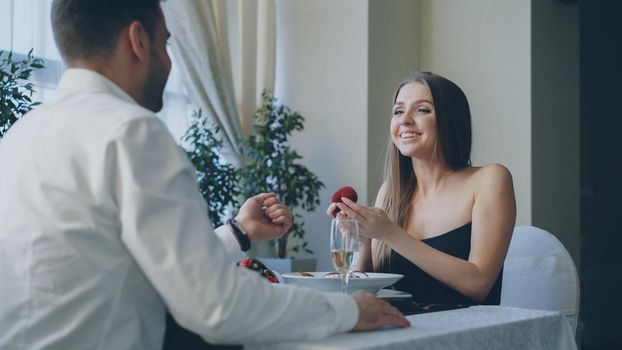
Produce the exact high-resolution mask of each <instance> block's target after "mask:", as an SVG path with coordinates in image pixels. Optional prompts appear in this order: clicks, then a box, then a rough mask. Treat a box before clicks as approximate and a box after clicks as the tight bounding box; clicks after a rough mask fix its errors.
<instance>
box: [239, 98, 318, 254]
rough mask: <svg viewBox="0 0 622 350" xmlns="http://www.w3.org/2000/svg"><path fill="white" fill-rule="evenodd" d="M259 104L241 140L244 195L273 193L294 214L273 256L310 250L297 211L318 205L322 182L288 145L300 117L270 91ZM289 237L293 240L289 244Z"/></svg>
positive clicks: (297, 128) (298, 128) (241, 174)
mask: <svg viewBox="0 0 622 350" xmlns="http://www.w3.org/2000/svg"><path fill="white" fill-rule="evenodd" d="M261 97H262V104H261V106H260V107H259V108H258V109H257V111H256V112H255V115H254V116H253V119H254V124H253V129H252V131H251V134H250V135H249V137H248V138H247V139H246V140H243V141H242V153H243V154H244V156H245V158H246V163H245V164H244V166H243V167H242V169H241V171H240V186H241V192H242V195H243V196H244V197H248V196H251V195H254V194H256V193H259V192H275V193H277V194H278V196H279V198H280V199H281V201H282V202H283V204H285V205H286V206H287V207H289V208H290V210H292V212H293V213H294V223H293V225H292V227H291V229H290V230H289V232H288V233H286V234H285V235H283V236H282V237H281V238H279V239H277V240H276V245H277V256H278V257H279V258H285V257H287V256H288V255H289V254H288V253H289V252H290V251H292V252H295V253H298V252H301V251H304V252H306V253H313V252H312V251H311V250H310V249H309V248H308V247H307V244H308V242H307V241H305V240H304V236H305V230H304V221H303V218H302V215H301V214H300V210H301V209H302V210H304V211H313V210H315V208H317V206H318V205H319V204H320V199H319V191H320V189H321V188H322V187H324V184H323V183H322V182H321V181H320V180H319V179H318V178H317V176H315V174H313V173H312V172H311V171H310V170H309V169H307V167H305V166H304V165H302V164H300V163H299V162H298V161H299V160H300V159H302V157H301V156H300V155H299V154H298V153H297V152H296V151H295V150H293V149H291V147H290V146H289V144H288V141H289V137H290V135H291V134H292V133H293V132H294V131H302V130H303V128H304V127H303V122H304V118H303V117H302V116H301V115H300V114H299V113H298V112H294V111H291V110H290V109H289V108H288V107H287V106H283V105H280V104H278V103H277V99H276V98H274V96H273V95H272V93H271V92H270V91H264V92H263V93H262V96H261ZM290 237H294V238H297V241H295V242H292V244H289V243H290V240H289V239H290Z"/></svg>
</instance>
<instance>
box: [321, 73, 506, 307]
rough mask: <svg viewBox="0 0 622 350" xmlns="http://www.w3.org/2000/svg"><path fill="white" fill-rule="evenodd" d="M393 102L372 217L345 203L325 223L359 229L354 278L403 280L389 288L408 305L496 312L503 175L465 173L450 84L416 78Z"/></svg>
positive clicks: (462, 115)
mask: <svg viewBox="0 0 622 350" xmlns="http://www.w3.org/2000/svg"><path fill="white" fill-rule="evenodd" d="M394 96H395V97H394V101H393V103H394V106H393V109H392V117H391V122H390V136H391V138H390V139H391V144H390V145H389V152H388V154H387V160H386V173H385V182H384V184H383V186H382V188H381V189H380V191H379V193H378V197H377V198H376V207H375V208H368V207H365V206H361V205H358V204H356V203H354V202H352V201H350V200H348V199H344V202H343V203H333V204H331V205H330V206H329V208H328V210H327V213H329V214H330V213H332V212H333V210H334V209H335V208H339V209H341V210H342V211H343V212H344V215H347V216H348V217H351V218H356V219H358V220H359V228H360V235H361V236H363V237H365V238H366V239H365V240H364V242H363V243H362V245H361V248H360V255H359V266H358V267H357V268H356V269H357V270H361V271H380V272H390V273H397V274H402V275H404V278H403V279H402V280H400V281H398V282H397V283H396V284H395V288H396V289H398V290H402V291H405V292H408V293H411V294H412V295H413V297H414V299H415V301H417V302H422V303H435V304H499V301H500V294H501V278H502V267H503V261H504V259H505V255H506V253H507V250H508V246H509V243H510V238H511V235H512V229H513V227H514V221H515V216H516V204H515V200H514V191H513V185H512V177H511V175H510V173H509V172H508V170H507V169H506V168H505V167H503V166H501V165H498V164H492V165H486V166H482V167H472V166H471V159H470V153H471V113H470V110H469V104H468V101H467V99H466V96H465V95H464V93H463V92H462V90H461V89H460V88H459V87H458V86H457V85H456V84H454V83H453V82H451V81H449V80H448V79H446V78H443V77H441V76H439V75H436V74H433V73H429V72H417V73H415V74H414V75H412V76H411V77H409V78H408V79H406V80H405V81H404V82H402V83H401V84H400V85H399V87H398V89H397V91H396V93H395V95H394Z"/></svg>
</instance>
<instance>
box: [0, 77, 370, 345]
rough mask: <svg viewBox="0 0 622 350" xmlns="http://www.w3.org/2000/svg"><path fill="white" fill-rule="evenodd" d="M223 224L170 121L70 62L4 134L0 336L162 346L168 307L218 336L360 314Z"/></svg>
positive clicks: (338, 322)
mask: <svg viewBox="0 0 622 350" xmlns="http://www.w3.org/2000/svg"><path fill="white" fill-rule="evenodd" d="M215 231H216V232H215V233H214V230H213V229H212V227H211V226H210V223H209V221H208V217H207V209H206V205H205V202H204V200H203V198H202V197H201V195H200V193H199V192H198V189H197V185H196V182H195V170H194V168H193V166H192V164H191V163H190V162H189V160H188V159H187V158H186V155H185V154H184V152H183V151H182V150H181V149H180V148H179V147H178V146H177V145H176V143H175V142H174V140H173V139H172V137H171V136H170V134H169V132H168V131H167V129H166V128H165V126H164V125H163V124H162V122H161V121H160V120H158V119H157V118H156V117H155V115H154V114H153V113H152V112H150V111H149V110H147V109H144V108H142V107H140V106H139V105H138V104H137V103H136V102H135V101H134V100H133V99H132V98H131V97H130V96H129V95H128V94H127V93H125V92H124V91H123V90H122V89H120V88H119V87H118V86H116V85H115V84H114V83H112V82H111V81H110V80H108V79H106V78H105V77H103V76H101V75H99V74H97V73H95V72H93V71H89V70H84V69H69V70H67V71H66V73H65V74H64V76H63V78H62V79H61V82H60V83H59V87H58V91H57V93H56V98H55V100H54V101H53V102H50V103H46V104H44V105H42V106H39V107H37V108H36V109H35V110H33V111H32V112H31V113H29V114H28V115H26V116H25V117H23V118H22V119H21V120H20V121H18V122H17V123H16V124H15V125H14V126H13V127H12V129H11V130H10V131H9V132H8V133H7V134H6V136H5V137H4V138H3V139H1V140H0V349H3V350H8V349H29V350H30V349H44V348H45V349H115V350H120V349H160V348H161V347H162V340H163V334H164V327H165V312H166V309H167V308H168V310H170V312H171V314H172V315H173V316H174V317H175V319H176V320H177V321H178V323H179V324H180V325H182V326H184V327H186V328H188V329H189V330H191V331H193V332H196V333H198V334H200V335H201V336H203V337H204V338H205V339H206V340H208V341H210V342H215V343H249V342H266V341H275V340H288V339H295V338H299V339H304V338H307V339H308V338H319V337H324V336H327V335H329V334H332V333H336V332H344V331H347V330H350V329H351V328H352V327H353V326H354V324H355V323H356V320H357V318H358V311H357V308H356V304H355V303H354V301H353V300H352V299H351V298H350V297H348V296H345V295H340V294H322V293H317V292H314V291H311V290H305V289H298V288H296V289H295V288H294V287H291V286H273V285H271V284H270V283H268V282H267V281H265V280H264V279H263V278H261V277H260V276H259V275H258V274H257V273H255V272H251V271H249V270H246V269H242V268H238V267H236V266H235V264H234V260H235V257H236V256H239V252H240V247H239V245H238V243H237V241H236V240H235V237H234V236H233V235H232V234H231V232H230V231H229V228H228V227H220V228H219V229H217V230H215ZM219 238H220V239H219Z"/></svg>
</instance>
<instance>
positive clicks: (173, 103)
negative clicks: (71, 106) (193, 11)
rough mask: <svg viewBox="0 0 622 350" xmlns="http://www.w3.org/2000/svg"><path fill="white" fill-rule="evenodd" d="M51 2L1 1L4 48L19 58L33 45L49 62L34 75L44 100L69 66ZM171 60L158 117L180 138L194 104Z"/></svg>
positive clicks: (0, 41) (0, 29)
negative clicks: (54, 28) (55, 30)
mask: <svg viewBox="0 0 622 350" xmlns="http://www.w3.org/2000/svg"><path fill="white" fill-rule="evenodd" d="M51 4H52V0H0V50H3V51H13V53H14V55H16V57H18V58H19V57H20V56H25V55H26V54H27V53H28V51H29V50H30V49H31V48H32V49H34V51H33V53H34V55H35V56H37V57H40V58H43V60H44V61H45V68H44V69H40V70H37V71H35V72H34V74H33V75H32V76H31V81H32V83H33V84H34V85H35V87H36V91H37V93H36V94H35V95H34V96H33V97H34V98H33V99H34V100H35V101H41V102H45V101H47V100H49V99H50V98H52V97H53V95H54V91H55V90H56V86H57V84H58V81H59V79H60V77H61V76H62V73H63V72H64V70H65V69H66V67H65V65H64V64H63V62H62V59H61V57H60V54H59V53H58V49H57V48H56V44H55V42H54V36H53V34H52V26H51V24H50V8H51ZM171 59H173V69H172V70H171V73H170V75H169V80H168V83H167V85H166V88H165V92H164V108H163V109H162V111H160V112H159V113H158V116H159V117H160V118H161V119H162V120H163V121H164V122H165V123H166V125H167V126H168V128H169V130H170V131H171V134H172V135H173V137H174V138H175V139H176V140H180V138H181V136H182V135H183V134H184V132H185V130H186V129H187V127H188V116H189V114H190V113H191V111H192V108H193V107H192V106H191V104H190V99H189V98H188V95H187V93H186V91H185V89H184V86H183V82H182V79H181V76H180V73H179V71H178V70H177V69H176V68H175V66H176V65H175V62H174V58H173V57H172V55H171Z"/></svg>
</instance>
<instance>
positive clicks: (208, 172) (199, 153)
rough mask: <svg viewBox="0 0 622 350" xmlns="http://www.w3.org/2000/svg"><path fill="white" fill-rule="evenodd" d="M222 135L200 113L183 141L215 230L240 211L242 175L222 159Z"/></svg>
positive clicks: (196, 113) (216, 127)
mask: <svg viewBox="0 0 622 350" xmlns="http://www.w3.org/2000/svg"><path fill="white" fill-rule="evenodd" d="M219 131H220V130H219V128H218V126H212V125H210V123H209V122H208V120H207V118H205V117H204V116H203V114H202V112H201V110H198V111H195V112H194V113H193V115H192V117H191V120H190V127H189V128H188V131H187V132H186V133H185V135H184V136H183V137H182V142H183V144H184V146H185V149H186V154H187V155H188V158H190V161H191V162H192V164H194V167H195V168H196V169H197V182H198V184H199V190H200V191H201V194H202V195H203V197H204V198H205V199H206V201H207V209H208V216H209V218H210V221H211V222H212V225H213V226H214V227H218V226H220V225H222V224H223V222H224V218H225V214H226V213H227V210H228V209H233V208H237V206H238V201H237V199H238V197H239V194H240V191H239V189H238V180H239V171H238V170H237V169H236V168H235V167H234V166H233V165H231V164H226V163H224V162H223V161H222V159H221V157H220V155H219V151H220V150H221V149H222V140H221V139H219V138H218V137H217V134H218V132H219Z"/></svg>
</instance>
